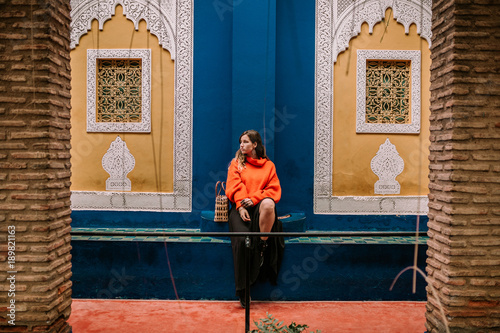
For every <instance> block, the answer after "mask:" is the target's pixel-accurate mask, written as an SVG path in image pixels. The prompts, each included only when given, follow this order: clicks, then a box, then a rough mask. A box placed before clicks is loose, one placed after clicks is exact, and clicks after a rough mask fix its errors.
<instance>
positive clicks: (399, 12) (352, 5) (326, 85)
mask: <svg viewBox="0 0 500 333" xmlns="http://www.w3.org/2000/svg"><path fill="white" fill-rule="evenodd" d="M389 7H390V8H392V10H393V15H394V18H395V19H396V20H397V21H398V22H399V23H401V24H403V26H404V27H405V31H406V32H407V33H408V32H409V27H410V25H411V24H416V26H417V32H418V33H419V34H420V36H421V37H422V38H424V39H426V40H427V41H428V43H429V46H430V44H431V36H432V34H431V16H432V10H431V8H432V0H316V38H315V80H314V88H315V96H314V113H315V116H314V127H315V128H314V213H315V214H354V215H369V214H372V215H377V214H394V215H397V214H406V215H422V214H426V213H427V202H428V199H427V196H392V197H391V198H390V200H391V202H392V204H390V205H387V204H385V203H386V202H387V200H388V198H384V197H380V196H333V190H332V183H333V178H332V171H333V159H332V154H333V117H334V114H333V111H332V110H333V99H334V96H333V93H332V91H333V82H334V81H333V80H334V73H333V66H334V63H335V61H336V60H337V56H338V55H339V54H340V52H342V51H345V50H346V49H347V48H348V47H349V41H350V40H351V39H352V38H354V37H356V36H357V35H358V34H359V33H360V32H361V26H362V24H363V23H365V22H366V23H367V24H368V26H369V27H370V28H369V29H370V32H371V31H372V29H373V26H374V25H375V24H376V23H378V22H380V21H381V20H382V19H383V18H384V17H385V11H386V9H387V8H389ZM388 207H390V209H389V208H388Z"/></svg>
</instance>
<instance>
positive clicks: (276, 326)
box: [250, 312, 321, 333]
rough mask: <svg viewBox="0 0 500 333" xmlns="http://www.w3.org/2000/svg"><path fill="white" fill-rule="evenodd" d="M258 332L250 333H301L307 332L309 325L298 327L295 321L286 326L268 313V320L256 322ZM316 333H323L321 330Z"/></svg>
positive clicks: (252, 332)
mask: <svg viewBox="0 0 500 333" xmlns="http://www.w3.org/2000/svg"><path fill="white" fill-rule="evenodd" d="M254 323H255V326H257V329H256V330H252V331H251V332H250V333H276V332H277V333H300V332H305V333H307V331H305V329H306V328H308V327H309V326H307V325H297V324H295V323H294V322H293V321H292V323H291V324H290V325H288V326H285V325H284V324H283V321H280V322H279V321H278V319H276V318H274V317H273V315H271V314H269V313H267V312H266V318H263V319H261V320H260V322H259V323H258V322H256V321H254ZM312 333H314V332H312ZM316 333H321V331H320V330H316Z"/></svg>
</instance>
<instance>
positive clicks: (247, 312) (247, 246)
mask: <svg viewBox="0 0 500 333" xmlns="http://www.w3.org/2000/svg"><path fill="white" fill-rule="evenodd" d="M245 264H246V267H247V269H246V274H245V275H246V276H245V333H248V332H249V331H250V237H249V236H246V238H245Z"/></svg>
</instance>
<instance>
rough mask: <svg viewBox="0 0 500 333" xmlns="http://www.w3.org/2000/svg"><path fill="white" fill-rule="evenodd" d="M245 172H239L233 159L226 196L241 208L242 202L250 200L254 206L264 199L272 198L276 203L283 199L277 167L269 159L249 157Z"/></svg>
mask: <svg viewBox="0 0 500 333" xmlns="http://www.w3.org/2000/svg"><path fill="white" fill-rule="evenodd" d="M245 166H246V167H245V168H244V169H243V170H241V171H240V170H238V161H237V160H236V159H233V160H232V161H231V164H230V165H229V170H228V172H227V181H226V195H227V197H228V199H229V200H230V201H232V202H234V203H236V208H237V209H238V208H240V206H241V200H243V199H245V198H250V199H251V200H252V202H253V204H254V205H257V204H258V203H259V202H261V201H262V199H265V198H271V199H273V200H274V201H275V202H276V203H277V202H278V201H279V200H280V199H281V186H280V181H279V179H278V176H277V175H276V167H275V166H274V163H273V162H271V161H270V160H268V159H265V158H261V159H258V160H257V159H253V158H251V157H247V163H246V164H245Z"/></svg>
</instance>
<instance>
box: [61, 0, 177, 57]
mask: <svg viewBox="0 0 500 333" xmlns="http://www.w3.org/2000/svg"><path fill="white" fill-rule="evenodd" d="M117 5H121V6H122V7H123V14H124V15H125V16H126V17H127V18H128V19H129V20H131V21H132V22H133V23H134V27H135V29H136V30H137V29H138V28H139V22H140V21H141V20H144V21H146V23H147V27H148V30H149V31H150V32H151V33H152V34H153V35H155V36H156V37H158V40H159V44H160V45H161V46H162V47H163V48H164V49H166V50H168V51H169V52H170V55H171V58H172V60H173V59H175V57H176V49H177V48H176V43H175V39H176V35H177V24H176V23H177V16H176V9H177V2H176V1H175V0H162V1H148V0H72V1H71V8H72V9H71V25H70V27H71V35H70V38H71V44H70V46H71V48H72V49H74V48H75V47H76V46H77V45H78V43H79V41H80V38H81V37H82V36H83V35H85V34H86V33H87V32H88V31H89V30H90V29H91V28H92V21H93V20H97V21H98V22H99V29H100V30H102V29H103V27H104V22H106V21H107V20H109V19H111V17H112V16H113V15H114V14H115V9H116V6H117Z"/></svg>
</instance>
